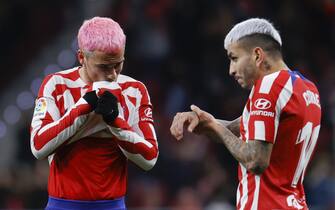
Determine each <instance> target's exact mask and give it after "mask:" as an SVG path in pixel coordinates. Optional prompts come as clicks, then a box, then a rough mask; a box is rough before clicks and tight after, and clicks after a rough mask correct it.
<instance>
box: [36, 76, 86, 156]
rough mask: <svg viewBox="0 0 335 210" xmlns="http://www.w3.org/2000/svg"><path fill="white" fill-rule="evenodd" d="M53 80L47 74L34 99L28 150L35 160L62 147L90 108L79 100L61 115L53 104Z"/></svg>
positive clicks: (55, 91)
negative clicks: (29, 147)
mask: <svg viewBox="0 0 335 210" xmlns="http://www.w3.org/2000/svg"><path fill="white" fill-rule="evenodd" d="M56 84H57V81H56V80H55V79H54V78H53V75H49V76H47V77H46V78H45V80H44V81H43V83H42V85H41V87H40V90H39V94H38V97H37V100H36V104H35V109H34V114H33V119H32V122H31V129H30V133H31V134H30V145H31V151H32V153H33V154H34V156H35V157H36V158H38V159H41V158H45V157H48V156H49V155H51V154H52V153H54V151H55V150H56V149H57V148H58V147H60V146H61V145H62V144H64V143H65V142H66V141H67V140H69V138H70V137H71V136H73V135H74V134H75V133H76V132H77V131H78V129H79V128H80V127H81V125H83V123H84V122H85V120H86V118H87V116H88V114H89V113H90V112H91V107H90V105H88V104H87V102H86V101H85V100H84V99H83V98H80V99H79V100H78V101H77V102H76V103H75V104H74V105H73V106H72V107H70V108H69V109H68V110H67V111H66V112H65V114H64V115H63V116H60V113H61V112H60V110H61V108H62V107H59V106H60V105H58V104H57V102H56V99H57V90H56Z"/></svg>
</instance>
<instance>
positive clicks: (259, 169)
mask: <svg viewBox="0 0 335 210" xmlns="http://www.w3.org/2000/svg"><path fill="white" fill-rule="evenodd" d="M209 129H210V130H211V131H210V132H208V133H207V136H208V137H209V138H210V139H213V140H215V141H216V142H219V143H223V144H224V145H225V146H226V147H227V149H228V150H229V152H230V153H231V154H232V155H233V156H234V158H235V159H236V160H237V161H239V162H240V163H241V164H242V165H243V166H244V167H245V168H246V169H247V170H249V171H251V172H253V173H255V174H261V173H263V172H264V170H265V169H266V168H267V167H268V165H269V162H270V157H271V151H272V144H270V143H267V142H264V141H260V140H249V141H248V142H247V143H246V142H244V141H242V140H241V139H239V138H238V137H236V136H235V135H234V134H233V133H232V132H231V131H230V130H229V129H227V128H225V127H224V126H222V125H221V124H218V123H213V124H211V125H210V126H209Z"/></svg>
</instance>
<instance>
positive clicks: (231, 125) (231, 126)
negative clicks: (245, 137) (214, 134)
mask: <svg viewBox="0 0 335 210" xmlns="http://www.w3.org/2000/svg"><path fill="white" fill-rule="evenodd" d="M217 121H218V122H220V124H221V125H223V126H224V127H226V128H228V130H230V131H231V132H232V133H233V134H234V135H235V136H237V137H239V136H240V122H241V117H238V118H236V119H235V120H232V121H229V120H219V119H217Z"/></svg>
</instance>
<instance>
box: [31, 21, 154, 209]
mask: <svg viewBox="0 0 335 210" xmlns="http://www.w3.org/2000/svg"><path fill="white" fill-rule="evenodd" d="M78 43H79V50H78V60H79V62H80V64H81V66H79V67H75V68H72V69H68V70H64V71H60V72H57V73H54V74H51V75H48V76H47V77H46V78H45V79H44V81H43V83H42V85H41V88H40V90H39V94H38V98H37V100H36V106H35V111H34V115H33V119H32V123H31V150H32V153H33V154H34V156H35V157H36V158H37V159H43V158H48V160H49V164H50V174H49V182H48V192H49V200H48V204H47V207H46V209H47V210H59V209H62V210H63V209H78V210H79V209H88V210H89V209H97V210H99V209H100V210H105V209H113V210H124V209H126V207H125V201H124V196H125V194H126V184H127V163H128V159H129V160H130V161H132V162H133V163H135V164H136V165H137V166H139V167H140V168H142V169H143V170H150V169H151V168H152V167H153V166H154V165H155V163H156V161H157V157H158V144H157V138H156V134H155V130H154V126H153V118H152V105H151V102H150V97H149V94H148V92H147V89H146V87H145V85H144V84H143V83H141V82H139V81H137V80H135V79H133V78H131V77H129V76H126V75H123V74H121V71H122V67H123V62H124V51H125V43H126V37H125V35H124V33H123V30H122V29H121V27H120V26H119V24H118V23H117V22H115V21H113V20H112V19H110V18H102V17H95V18H92V19H90V20H87V21H85V22H84V23H83V25H82V26H81V27H80V29H79V33H78Z"/></svg>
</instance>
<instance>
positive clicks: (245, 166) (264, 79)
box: [170, 18, 321, 210]
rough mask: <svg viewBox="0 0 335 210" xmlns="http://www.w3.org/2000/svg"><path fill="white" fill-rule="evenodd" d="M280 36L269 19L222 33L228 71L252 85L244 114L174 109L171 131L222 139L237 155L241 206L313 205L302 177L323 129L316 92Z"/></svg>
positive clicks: (248, 22) (264, 209) (245, 84)
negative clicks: (292, 64)
mask: <svg viewBox="0 0 335 210" xmlns="http://www.w3.org/2000/svg"><path fill="white" fill-rule="evenodd" d="M281 45H282V41H281V37H280V35H279V33H278V31H277V30H276V29H275V28H274V27H273V25H272V24H271V23H270V22H268V21H267V20H265V19H259V18H251V19H248V20H246V21H243V22H241V23H238V24H237V25H235V26H234V27H233V28H232V29H231V31H230V32H229V33H228V35H227V36H226V38H225V49H226V50H227V53H228V57H229V59H230V68H229V74H230V75H231V76H233V77H234V78H235V79H236V80H237V82H238V83H239V84H240V85H241V87H242V88H247V89H251V92H250V95H249V98H248V100H247V102H246V105H245V108H244V110H243V113H242V116H241V117H239V118H237V119H236V120H233V121H224V120H217V119H215V118H214V117H213V116H212V115H211V114H209V113H208V112H205V111H203V110H201V109H200V108H199V107H197V106H195V105H192V106H191V111H190V112H182V113H177V114H176V116H175V118H174V120H173V122H172V125H171V128H170V130H171V133H172V135H173V136H174V137H175V138H176V139H178V140H180V139H182V138H183V132H184V130H183V129H184V126H186V127H187V130H188V131H189V132H194V133H197V134H204V135H206V136H208V137H209V138H210V139H212V140H215V141H216V142H219V143H223V144H224V145H225V146H226V147H227V149H228V150H229V151H230V153H231V154H232V155H233V156H234V158H235V159H236V160H237V161H238V162H239V167H238V178H239V185H238V189H237V202H236V207H237V209H239V210H243V209H255V210H256V209H258V210H269V209H308V207H307V204H306V200H305V192H304V187H303V180H304V176H305V172H306V167H307V165H308V163H309V161H310V159H311V156H312V154H313V151H314V148H315V146H316V142H317V138H318V135H319V130H320V119H321V106H320V101H319V92H318V90H317V88H316V86H315V85H314V84H313V82H311V81H309V80H308V79H306V78H305V77H304V76H303V75H302V74H301V73H299V72H298V71H292V70H290V69H289V68H288V67H287V65H286V64H285V62H284V61H283V57H282V53H281Z"/></svg>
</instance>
